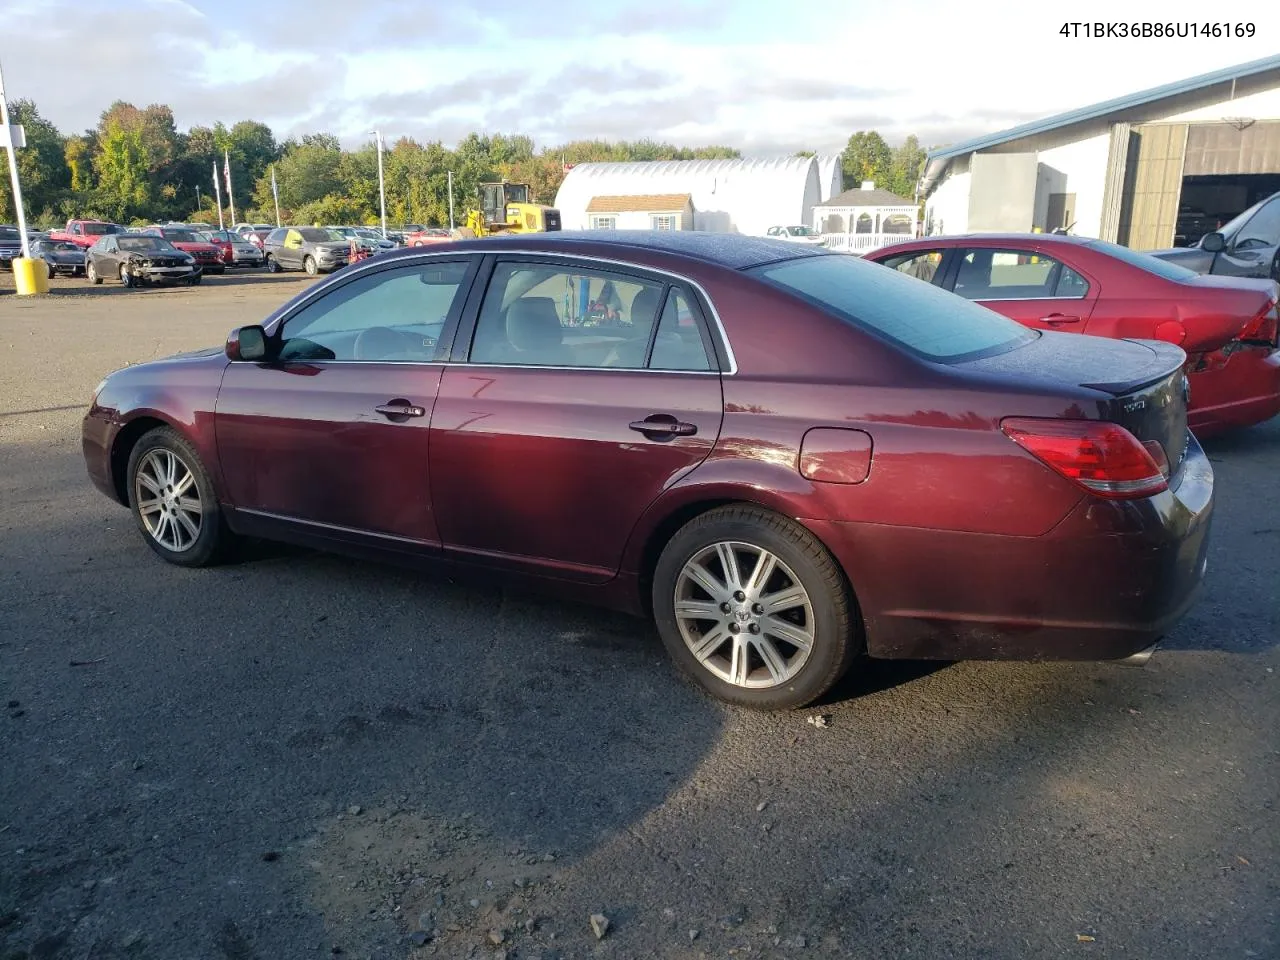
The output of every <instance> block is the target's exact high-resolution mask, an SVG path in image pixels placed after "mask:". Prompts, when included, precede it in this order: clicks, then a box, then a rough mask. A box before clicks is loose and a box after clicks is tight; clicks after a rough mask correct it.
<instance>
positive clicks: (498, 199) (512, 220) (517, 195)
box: [458, 180, 560, 237]
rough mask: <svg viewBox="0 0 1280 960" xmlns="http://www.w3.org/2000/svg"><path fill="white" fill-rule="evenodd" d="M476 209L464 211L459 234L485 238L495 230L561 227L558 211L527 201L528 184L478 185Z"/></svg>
mask: <svg viewBox="0 0 1280 960" xmlns="http://www.w3.org/2000/svg"><path fill="white" fill-rule="evenodd" d="M479 195H480V203H479V206H478V208H476V209H473V210H468V211H467V216H466V226H465V227H462V228H461V229H460V230H459V231H458V233H460V234H461V235H462V236H471V237H487V236H491V235H492V234H495V233H546V232H548V231H551V230H559V229H560V211H559V210H557V209H556V208H555V207H549V206H545V205H544V204H540V203H530V202H529V184H527V183H509V182H507V181H506V180H503V181H502V182H501V183H482V184H480V190H479Z"/></svg>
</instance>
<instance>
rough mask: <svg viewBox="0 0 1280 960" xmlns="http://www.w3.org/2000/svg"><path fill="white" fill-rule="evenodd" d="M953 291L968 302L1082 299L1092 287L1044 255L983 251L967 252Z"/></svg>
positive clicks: (1059, 263)
mask: <svg viewBox="0 0 1280 960" xmlns="http://www.w3.org/2000/svg"><path fill="white" fill-rule="evenodd" d="M954 289H955V292H956V293H958V294H959V295H960V296H962V297H964V298H966V299H968V300H1047V299H1053V298H1057V297H1073V298H1078V297H1083V296H1084V295H1085V294H1087V293H1088V292H1089V284H1088V282H1087V281H1086V280H1085V279H1084V278H1083V277H1081V276H1080V275H1079V274H1078V273H1076V272H1075V271H1074V270H1072V269H1071V268H1070V267H1068V266H1066V264H1064V263H1062V262H1061V261H1059V260H1055V259H1054V258H1053V257H1047V256H1045V255H1044V254H1043V253H1036V252H1034V251H1031V250H991V249H986V248H980V249H976V250H967V251H964V253H963V255H962V256H961V258H960V265H959V268H958V269H957V271H956V282H955V288H954ZM1060 289H1061V291H1062V292H1061V293H1059V292H1058V291H1059V290H1060Z"/></svg>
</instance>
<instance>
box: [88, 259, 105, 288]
mask: <svg viewBox="0 0 1280 960" xmlns="http://www.w3.org/2000/svg"><path fill="white" fill-rule="evenodd" d="M84 275H85V278H86V279H87V280H88V281H89V282H90V283H101V282H102V278H101V277H100V276H98V270H97V268H96V267H95V266H94V265H93V261H92V260H90V261H89V262H88V263H86V264H85V266H84Z"/></svg>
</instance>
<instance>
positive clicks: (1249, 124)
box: [1183, 120, 1280, 177]
mask: <svg viewBox="0 0 1280 960" xmlns="http://www.w3.org/2000/svg"><path fill="white" fill-rule="evenodd" d="M1251 173H1280V120H1257V121H1247V120H1246V121H1240V122H1239V123H1229V122H1228V123H1193V124H1192V125H1191V129H1190V130H1189V131H1188V133H1187V152H1186V166H1185V169H1184V171H1183V176H1187V177H1203V176H1238V175H1241V174H1251Z"/></svg>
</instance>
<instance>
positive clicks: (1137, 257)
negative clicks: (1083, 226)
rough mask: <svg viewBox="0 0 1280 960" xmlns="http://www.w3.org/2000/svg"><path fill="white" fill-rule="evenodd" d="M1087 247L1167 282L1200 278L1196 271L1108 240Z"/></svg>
mask: <svg viewBox="0 0 1280 960" xmlns="http://www.w3.org/2000/svg"><path fill="white" fill-rule="evenodd" d="M1086 246H1089V247H1093V248H1094V249H1095V250H1097V251H1098V252H1100V253H1105V254H1107V255H1108V256H1112V257H1115V258H1116V259H1117V260H1122V261H1124V262H1125V263H1127V264H1129V265H1130V266H1132V267H1137V268H1138V269H1139V270H1145V271H1146V272H1147V273H1153V274H1155V275H1156V276H1157V277H1164V278H1165V279H1166V280H1194V279H1195V278H1196V277H1198V276H1200V274H1198V273H1196V272H1195V271H1194V270H1188V269H1187V268H1186V267H1180V266H1178V265H1177V264H1176V263H1170V262H1169V261H1167V260H1161V259H1160V258H1159V257H1153V256H1151V255H1150V254H1146V253H1141V252H1140V251H1138V250H1130V249H1129V248H1128V247H1122V246H1120V244H1118V243H1109V242H1108V241H1106V240H1090V241H1089V242H1088V243H1087V244H1086Z"/></svg>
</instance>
